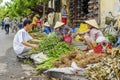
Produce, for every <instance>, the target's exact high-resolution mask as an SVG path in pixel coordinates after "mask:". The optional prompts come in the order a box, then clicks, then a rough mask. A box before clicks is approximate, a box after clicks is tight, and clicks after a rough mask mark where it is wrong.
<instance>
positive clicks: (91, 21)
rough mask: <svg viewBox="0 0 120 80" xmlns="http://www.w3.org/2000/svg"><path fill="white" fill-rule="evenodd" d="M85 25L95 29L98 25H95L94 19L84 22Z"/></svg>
mask: <svg viewBox="0 0 120 80" xmlns="http://www.w3.org/2000/svg"><path fill="white" fill-rule="evenodd" d="M85 23H87V24H89V25H91V26H92V27H95V28H97V29H99V27H98V24H97V22H96V20H95V19H92V20H87V21H85Z"/></svg>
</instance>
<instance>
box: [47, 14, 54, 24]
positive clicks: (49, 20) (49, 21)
mask: <svg viewBox="0 0 120 80" xmlns="http://www.w3.org/2000/svg"><path fill="white" fill-rule="evenodd" d="M53 19H54V12H52V13H49V14H48V23H49V24H50V25H53Z"/></svg>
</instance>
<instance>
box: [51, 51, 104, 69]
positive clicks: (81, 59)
mask: <svg viewBox="0 0 120 80" xmlns="http://www.w3.org/2000/svg"><path fill="white" fill-rule="evenodd" d="M105 56H106V54H94V53H93V54H86V52H83V51H78V50H77V51H72V52H69V53H68V54H66V55H64V56H62V57H61V58H60V60H59V61H55V62H53V65H54V66H55V67H70V66H71V63H72V61H74V62H76V63H77V65H78V66H79V67H81V68H86V67H87V65H88V64H93V63H98V62H100V60H101V58H102V57H105Z"/></svg>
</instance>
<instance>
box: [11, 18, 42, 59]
mask: <svg viewBox="0 0 120 80" xmlns="http://www.w3.org/2000/svg"><path fill="white" fill-rule="evenodd" d="M23 24H24V28H23V29H21V30H19V31H18V32H17V34H16V35H15V37H14V40H13V49H14V51H15V53H16V54H17V57H19V58H26V56H28V51H29V50H31V49H32V48H34V49H35V50H38V45H35V44H31V43H29V42H28V41H32V42H40V41H39V40H36V39H33V38H32V37H31V36H30V35H29V33H28V31H29V30H31V29H32V27H33V24H32V21H31V20H25V21H24V23H23Z"/></svg>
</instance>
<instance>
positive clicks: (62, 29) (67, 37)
mask: <svg viewBox="0 0 120 80" xmlns="http://www.w3.org/2000/svg"><path fill="white" fill-rule="evenodd" d="M54 30H55V32H56V34H57V35H58V36H62V38H63V40H64V41H65V42H67V43H70V44H71V43H72V37H71V33H72V29H71V28H70V27H69V26H67V25H65V26H64V23H63V22H56V24H55V27H54Z"/></svg>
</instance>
